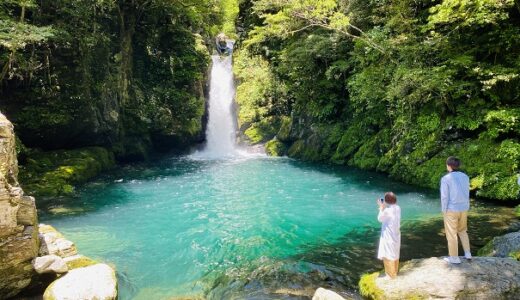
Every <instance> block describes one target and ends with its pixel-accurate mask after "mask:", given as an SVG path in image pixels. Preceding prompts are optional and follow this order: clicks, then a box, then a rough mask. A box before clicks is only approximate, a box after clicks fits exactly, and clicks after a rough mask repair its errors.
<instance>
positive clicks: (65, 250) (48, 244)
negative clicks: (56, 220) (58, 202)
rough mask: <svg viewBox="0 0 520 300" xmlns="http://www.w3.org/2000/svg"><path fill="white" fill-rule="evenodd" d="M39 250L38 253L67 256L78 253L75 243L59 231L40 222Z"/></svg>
mask: <svg viewBox="0 0 520 300" xmlns="http://www.w3.org/2000/svg"><path fill="white" fill-rule="evenodd" d="M39 233H40V242H41V243H40V250H39V255H40V256H44V255H50V254H54V255H58V256H61V257H67V256H72V255H76V254H78V251H77V249H76V245H74V243H73V242H71V241H69V240H67V239H66V238H65V237H63V235H62V234H61V233H59V232H58V231H57V230H56V229H54V227H52V226H50V225H45V224H40V226H39Z"/></svg>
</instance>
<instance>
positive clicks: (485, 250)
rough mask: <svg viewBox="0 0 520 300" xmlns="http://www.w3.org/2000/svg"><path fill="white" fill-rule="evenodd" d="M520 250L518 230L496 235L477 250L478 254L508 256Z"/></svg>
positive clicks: (519, 233)
mask: <svg viewBox="0 0 520 300" xmlns="http://www.w3.org/2000/svg"><path fill="white" fill-rule="evenodd" d="M519 251H520V232H511V233H508V234H505V235H503V236H497V237H495V238H493V239H492V240H491V241H489V242H488V243H487V244H486V245H485V246H484V247H482V248H481V249H480V250H479V251H478V255H479V256H494V257H510V256H511V254H513V256H514V255H515V253H518V252H519Z"/></svg>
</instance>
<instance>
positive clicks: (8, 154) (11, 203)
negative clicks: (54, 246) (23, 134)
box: [0, 113, 39, 299]
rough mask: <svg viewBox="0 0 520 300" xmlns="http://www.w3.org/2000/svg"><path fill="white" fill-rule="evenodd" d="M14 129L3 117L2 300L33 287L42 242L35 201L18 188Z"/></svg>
mask: <svg viewBox="0 0 520 300" xmlns="http://www.w3.org/2000/svg"><path fill="white" fill-rule="evenodd" d="M17 176H18V163H17V159H16V151H15V136H14V131H13V125H12V124H11V122H9V120H7V119H6V118H5V116H4V115H3V114H2V113H0V278H1V279H2V280H0V299H4V298H8V297H11V296H14V295H16V294H17V293H18V292H20V290H22V289H23V288H24V287H26V286H27V285H29V283H30V282H31V276H32V274H33V268H32V265H31V261H32V259H33V258H35V257H36V256H37V254H38V248H39V240H38V227H37V223H38V220H37V214H36V206H35V203H34V198H33V197H29V196H24V193H23V190H22V189H21V188H20V187H19V185H18V180H17Z"/></svg>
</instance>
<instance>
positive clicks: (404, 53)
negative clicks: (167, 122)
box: [235, 0, 520, 204]
mask: <svg viewBox="0 0 520 300" xmlns="http://www.w3.org/2000/svg"><path fill="white" fill-rule="evenodd" d="M237 23H238V24H239V25H240V28H243V29H244V30H243V32H242V35H241V39H240V40H239V42H238V43H237V49H238V50H237V51H236V52H235V56H236V57H235V73H236V78H237V81H238V85H237V103H238V106H239V111H238V116H239V125H240V129H241V132H242V133H243V135H244V138H245V139H247V140H248V141H249V142H250V143H253V144H254V143H267V144H266V149H267V151H268V152H269V153H271V154H274V155H285V154H287V155H288V156H290V157H295V158H300V159H304V160H310V161H322V162H333V163H337V164H342V165H349V166H355V167H359V168H362V169H368V170H376V171H380V172H384V173H387V174H389V175H390V176H392V177H394V178H396V179H399V180H401V181H404V182H407V183H411V184H416V185H420V186H425V187H429V188H435V189H437V188H438V185H439V180H440V178H441V176H442V175H443V174H444V173H445V172H446V167H445V160H446V158H447V157H448V156H450V155H456V156H459V157H460V158H461V159H462V162H463V169H464V171H466V172H467V173H468V175H469V176H470V177H471V179H472V180H471V186H472V190H473V192H474V193H475V195H477V196H479V197H482V198H490V199H497V200H504V201H509V202H510V203H512V204H513V203H518V201H519V200H520V185H519V184H518V183H517V181H518V176H519V173H520V73H519V70H520V61H519V60H518V55H519V54H520V52H519V51H520V50H519V49H520V44H519V43H520V31H519V29H518V28H520V27H519V26H518V25H519V24H520V2H519V1H507V2H501V3H498V2H495V1H484V2H479V3H477V2H474V1H434V2H432V1H411V0H399V1H362V0H351V1H342V0H339V1H332V0H331V1H314V0H309V1H303V2H302V1H296V0H294V1H292V0H291V1H284V2H283V3H281V2H278V1H272V0H256V1H242V2H241V4H240V14H239V17H238V20H237Z"/></svg>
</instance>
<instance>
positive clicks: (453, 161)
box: [446, 156, 460, 170]
mask: <svg viewBox="0 0 520 300" xmlns="http://www.w3.org/2000/svg"><path fill="white" fill-rule="evenodd" d="M446 165H447V166H450V167H451V168H452V169H453V170H458V169H459V167H460V159H458V158H457V157H455V156H450V157H448V159H446Z"/></svg>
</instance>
